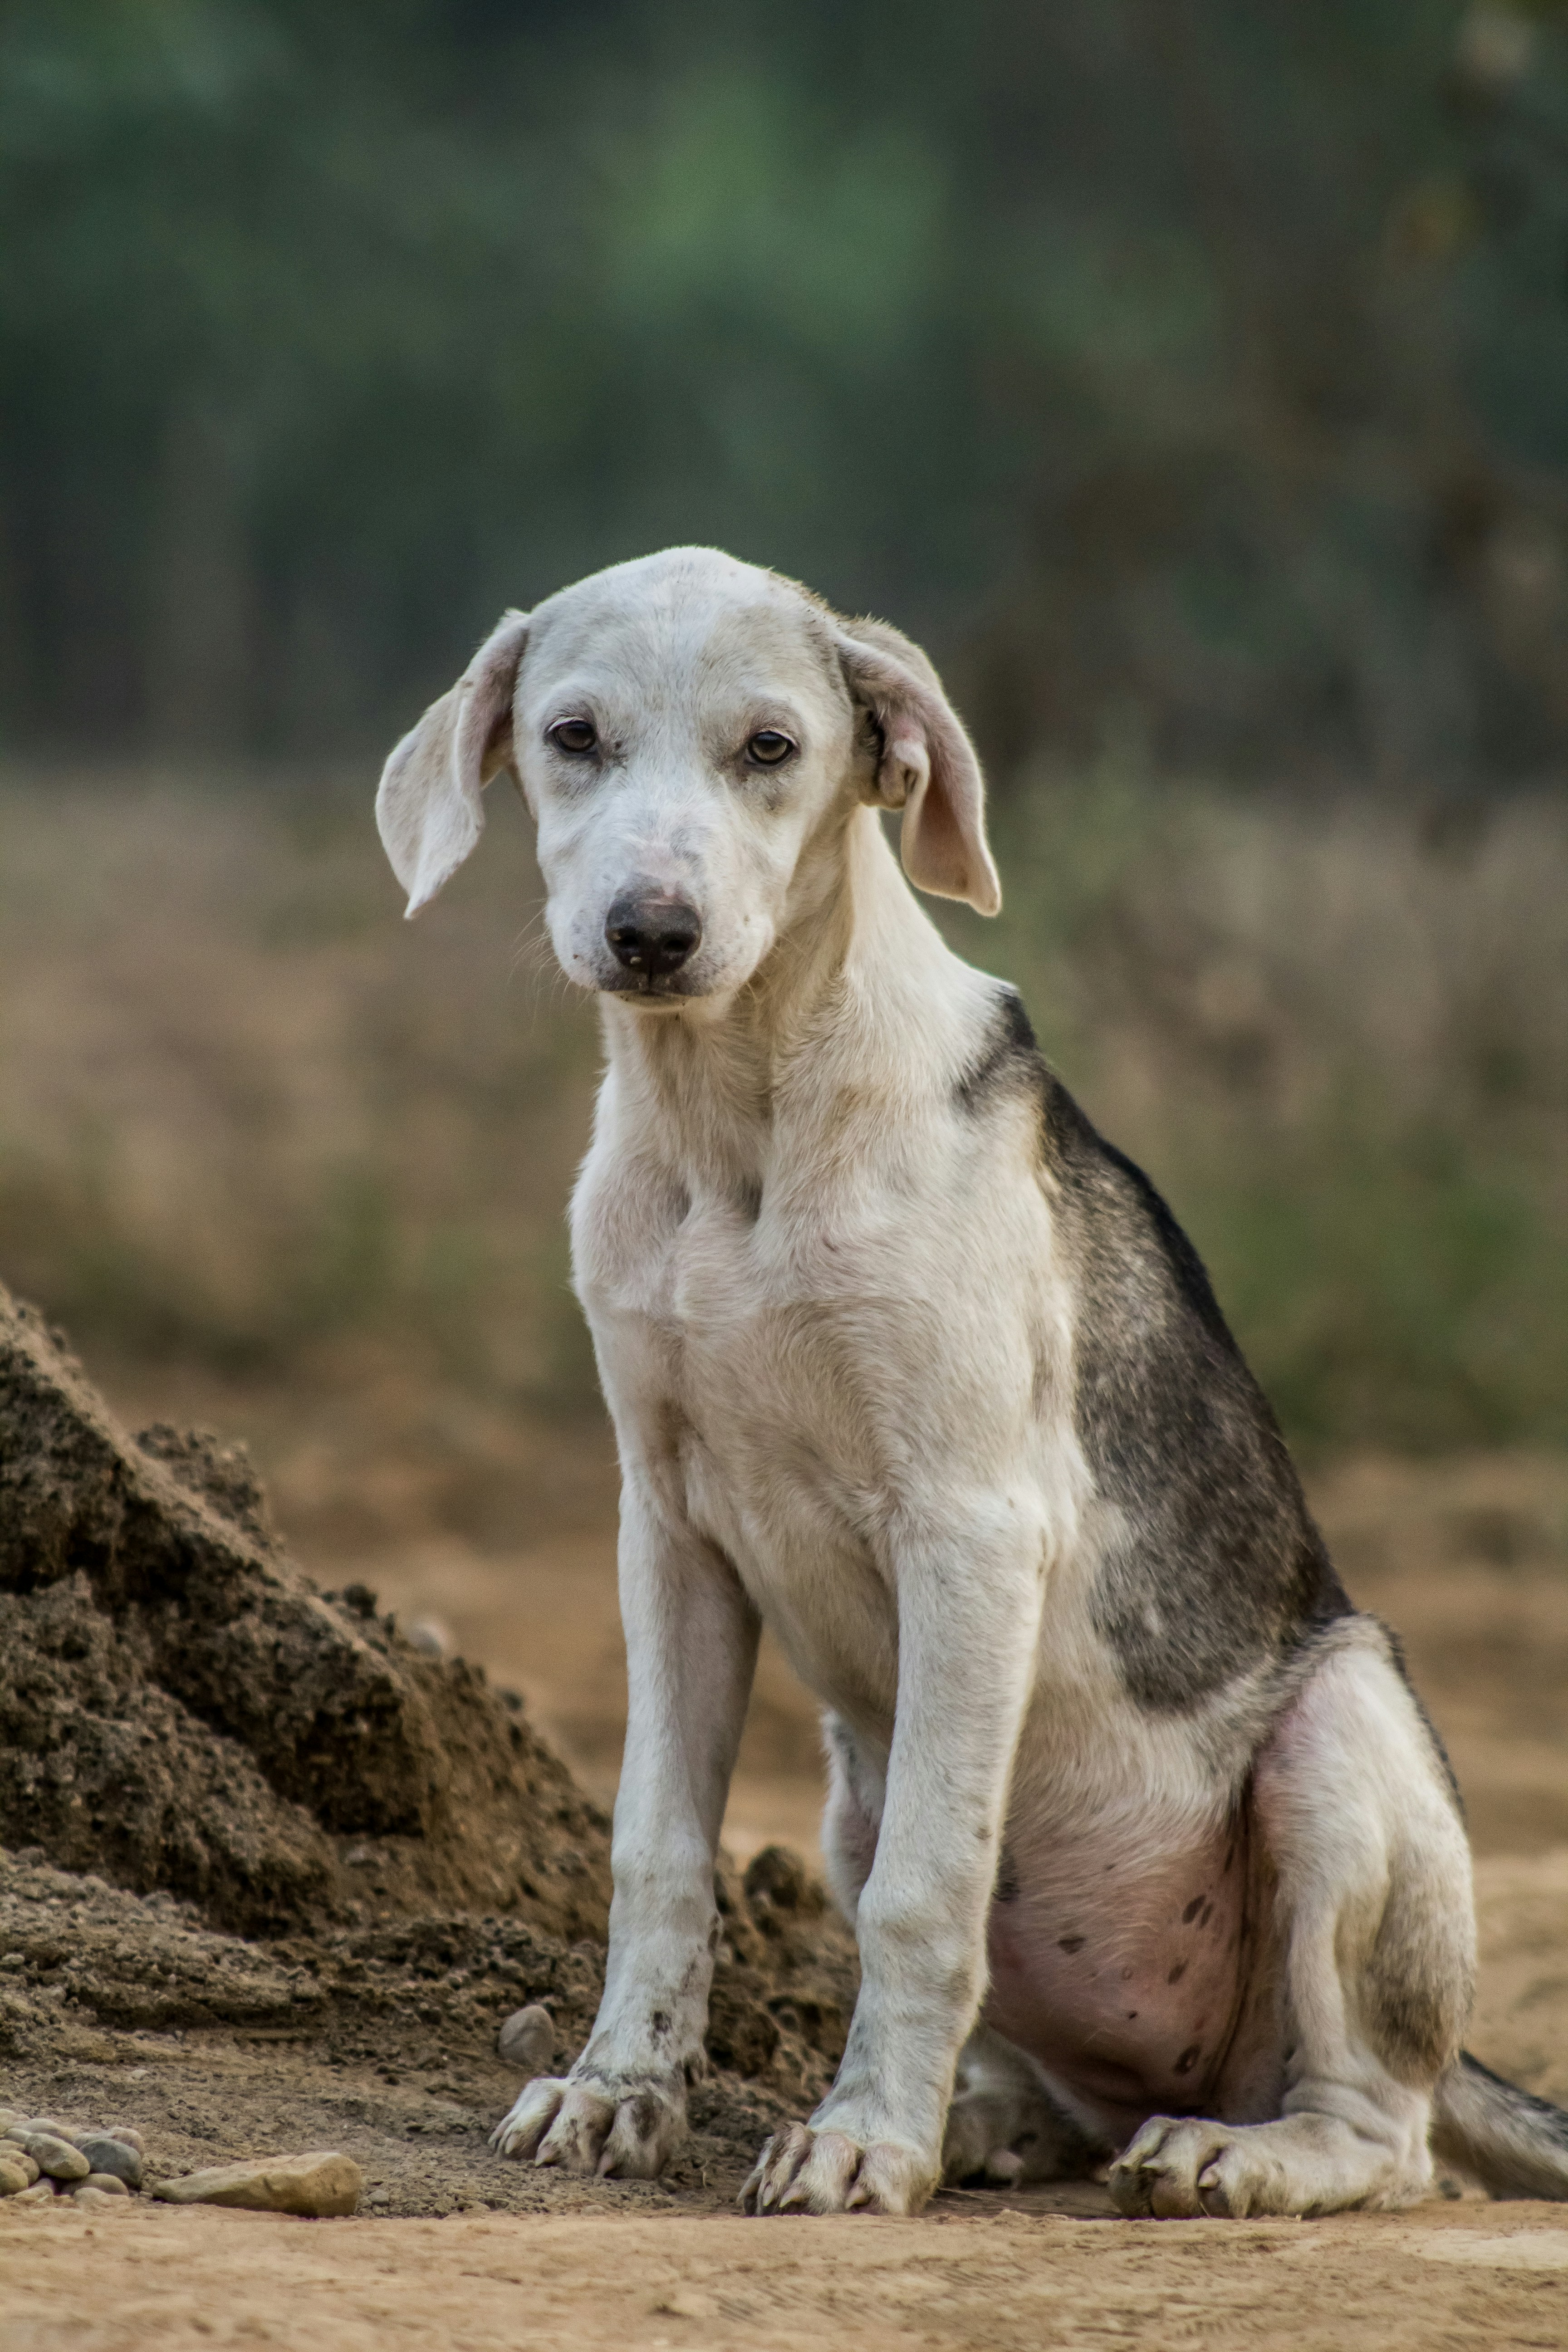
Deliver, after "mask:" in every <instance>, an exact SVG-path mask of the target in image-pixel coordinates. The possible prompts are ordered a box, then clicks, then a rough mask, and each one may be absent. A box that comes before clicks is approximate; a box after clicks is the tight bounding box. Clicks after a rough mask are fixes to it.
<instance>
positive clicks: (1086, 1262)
mask: <svg viewBox="0 0 1568 2352" xmlns="http://www.w3.org/2000/svg"><path fill="white" fill-rule="evenodd" d="M1025 1095H1026V1096H1027V1097H1029V1098H1030V1099H1031V1100H1032V1102H1033V1104H1034V1105H1035V1106H1036V1112H1037V1153H1038V1160H1039V1170H1040V1176H1041V1181H1042V1182H1043V1183H1044V1184H1045V1185H1046V1187H1047V1192H1048V1193H1049V1196H1050V1199H1051V1203H1052V1210H1053V1219H1054V1224H1055V1229H1056V1242H1055V1246H1056V1250H1057V1252H1058V1258H1059V1262H1060V1265H1061V1269H1062V1272H1063V1275H1064V1276H1065V1279H1066V1286H1067V1290H1068V1296H1069V1297H1070V1299H1071V1302H1072V1307H1071V1314H1072V1327H1073V1328H1072V1363H1073V1381H1072V1387H1073V1394H1072V1413H1073V1422H1074V1427H1075V1433H1076V1435H1077V1437H1078V1441H1079V1445H1080V1446H1081V1448H1082V1451H1083V1454H1084V1458H1085V1460H1086V1462H1087V1464H1088V1465H1089V1472H1090V1475H1091V1476H1092V1479H1093V1482H1094V1488H1095V1496H1096V1501H1097V1503H1098V1505H1099V1506H1100V1511H1099V1514H1098V1517H1099V1520H1100V1526H1101V1528H1103V1530H1104V1531H1105V1532H1104V1536H1103V1540H1102V1546H1101V1555H1100V1564H1099V1569H1098V1573H1097V1577H1096V1584H1095V1600H1094V1612H1095V1619H1096V1623H1097V1625H1098V1628H1099V1631H1100V1634H1101V1635H1102V1637H1103V1638H1104V1639H1105V1640H1106V1641H1107V1642H1108V1643H1110V1646H1111V1648H1112V1650H1113V1651H1114V1653H1115V1654H1116V1657H1117V1660H1118V1664H1119V1666H1120V1669H1121V1675H1122V1678H1123V1681H1124V1682H1125V1685H1126V1686H1127V1688H1128V1690H1129V1692H1130V1694H1131V1696H1133V1697H1134V1698H1135V1699H1137V1700H1138V1701H1139V1702H1140V1703H1141V1704H1142V1705H1143V1706H1148V1707H1150V1708H1152V1709H1157V1710H1160V1711H1167V1710H1173V1709H1174V1710H1185V1709H1188V1708H1191V1707H1193V1706H1197V1705H1199V1704H1201V1703H1202V1702H1203V1701H1204V1700H1205V1698H1206V1697H1208V1696H1210V1695H1211V1694H1213V1693H1215V1691H1217V1690H1219V1689H1220V1688H1222V1687H1223V1686H1224V1685H1226V1684H1228V1683H1230V1682H1232V1681H1233V1680H1234V1679H1235V1678H1236V1677H1237V1676H1238V1675H1248V1674H1253V1673H1256V1672H1257V1671H1258V1670H1259V1669H1266V1668H1267V1667H1268V1664H1269V1663H1270V1661H1271V1660H1280V1661H1282V1660H1284V1659H1286V1658H1288V1657H1289V1656H1290V1655H1291V1654H1293V1653H1294V1652H1296V1651H1297V1650H1298V1649H1299V1648H1300V1645H1301V1644H1302V1643H1309V1642H1310V1641H1311V1639H1312V1638H1313V1636H1314V1634H1315V1633H1317V1632H1319V1631H1320V1630H1321V1628H1322V1627H1324V1626H1325V1625H1327V1624H1329V1623H1331V1622H1333V1621H1334V1620H1336V1619H1337V1618H1339V1617H1340V1616H1342V1614H1343V1613H1344V1612H1346V1611H1347V1610H1348V1609H1349V1607H1350V1603H1349V1601H1348V1599H1347V1597H1346V1595H1345V1592H1344V1589H1343V1587H1342V1584H1341V1583H1340V1580H1339V1578H1338V1576H1337V1575H1336V1573H1335V1571H1334V1569H1333V1566H1332V1564H1331V1560H1330V1559H1329V1556H1328V1552H1327V1549H1326V1548H1325V1546H1324V1544H1323V1540H1322V1538H1321V1535H1320V1534H1319V1532H1318V1529H1317V1528H1316V1527H1315V1526H1314V1524H1313V1522H1312V1519H1311V1517H1310V1512H1309V1510H1308V1507H1307V1503H1306V1499H1305V1496H1304V1495H1303V1494H1302V1490H1301V1486H1300V1479H1299V1477H1298V1476H1297V1474H1296V1470H1295V1466H1294V1465H1293V1464H1292V1462H1291V1460H1290V1457H1289V1452H1288V1451H1287V1448H1286V1445H1285V1441H1284V1438H1283V1436H1282V1435H1281V1433H1280V1430H1279V1423H1278V1422H1277V1421H1276V1419H1275V1417H1274V1414H1273V1412H1272V1411H1271V1409H1270V1407H1269V1405H1268V1400H1267V1399H1266V1397H1265V1396H1264V1394H1263V1392H1262V1391H1261V1389H1260V1388H1259V1387H1258V1382H1257V1381H1256V1380H1255V1379H1254V1378H1253V1376H1252V1373H1251V1371H1250V1370H1249V1369H1248V1367H1247V1362H1246V1360H1245V1359H1244V1357H1243V1355H1242V1352H1241V1350H1240V1349H1239V1348H1238V1347H1237V1343H1236V1340H1235V1339H1234V1337H1233V1336H1232V1334H1231V1331H1230V1328H1229V1327H1228V1325H1227V1324H1226V1319H1225V1317H1224V1315H1223V1313H1222V1312H1221V1309H1220V1307H1219V1303H1218V1301H1217V1299H1216V1298H1215V1293H1214V1288H1213V1286H1212V1284H1211V1283H1210V1281H1209V1277H1208V1275H1207V1272H1206V1271H1205V1266H1204V1264H1203V1261H1202V1259H1201V1258H1200V1256H1199V1255H1198V1253H1197V1251H1196V1250H1195V1249H1194V1246H1193V1244H1192V1243H1191V1241H1190V1240H1189V1239H1188V1237H1187V1235H1186V1234H1184V1232H1183V1230H1182V1227H1181V1225H1180V1224H1179V1223H1178V1222H1177V1220H1176V1218H1175V1217H1174V1216H1173V1213H1172V1212H1171V1210H1170V1208H1169V1207H1168V1205H1167V1204H1166V1202H1165V1201H1164V1200H1163V1197H1162V1195H1161V1194H1160V1192H1158V1191H1157V1190H1156V1188H1155V1187H1154V1185H1153V1184H1152V1183H1151V1181H1150V1180H1149V1178H1148V1177H1147V1176H1146V1175H1145V1174H1144V1173H1143V1171H1142V1169H1141V1168H1139V1167H1138V1166H1137V1165H1136V1164H1135V1163H1134V1162H1133V1161H1132V1160H1130V1159H1129V1158H1128V1157H1127V1156H1126V1154H1125V1153H1124V1152H1121V1151H1119V1150H1117V1149H1116V1147H1115V1146H1114V1145H1113V1144H1111V1143H1109V1142H1107V1140H1106V1139H1105V1138H1104V1137H1103V1136H1102V1135H1101V1134H1100V1132H1099V1130H1098V1129H1096V1127H1095V1126H1094V1124H1093V1122H1092V1120H1091V1119H1090V1118H1089V1117H1088V1115H1087V1113H1086V1112H1085V1111H1084V1110H1083V1109H1082V1108H1081V1107H1080V1106H1079V1103H1078V1102H1077V1101H1075V1099H1074V1098H1073V1097H1072V1095H1071V1094H1070V1093H1069V1092H1068V1088H1067V1087H1065V1086H1064V1085H1063V1083H1062V1081H1061V1079H1060V1078H1059V1077H1058V1076H1057V1074H1056V1072H1055V1071H1054V1070H1052V1069H1051V1067H1050V1066H1049V1065H1048V1064H1047V1061H1046V1060H1045V1058H1044V1056H1043V1055H1042V1054H1041V1053H1040V1051H1039V1048H1038V1045H1037V1043H1036V1040H1035V1035H1034V1032H1033V1030H1032V1028H1031V1027H1030V1024H1029V1021H1028V1016H1027V1014H1026V1013H1025V1010H1024V1007H1023V1004H1022V1003H1021V1001H1020V1000H1019V998H1018V997H1017V995H1016V993H1015V992H1014V991H1012V990H1011V989H1002V990H998V992H997V994H996V996H995V998H994V1015H993V1018H992V1021H991V1023H990V1025H989V1027H988V1029H987V1030H986V1032H985V1033H984V1035H983V1036H982V1037H981V1038H980V1039H979V1040H977V1043H976V1048H975V1052H974V1054H973V1056H972V1058H971V1059H970V1061H969V1062H968V1064H967V1066H966V1067H965V1068H964V1070H963V1074H962V1075H961V1076H960V1079H959V1081H958V1084H957V1086H956V1087H955V1089H954V1102H955V1108H956V1109H957V1110H958V1112H959V1113H960V1115H961V1116H963V1117H964V1118H973V1119H976V1120H979V1119H984V1118H985V1117H986V1116H987V1114H988V1113H989V1112H990V1111H992V1110H993V1109H994V1108H1000V1106H1001V1105H1002V1104H1003V1103H1004V1102H1016V1101H1017V1100H1018V1099H1019V1097H1021V1096H1025Z"/></svg>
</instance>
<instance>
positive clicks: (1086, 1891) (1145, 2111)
mask: <svg viewBox="0 0 1568 2352" xmlns="http://www.w3.org/2000/svg"><path fill="white" fill-rule="evenodd" d="M1014 1888H1016V1892H1014V1891H1012V1890H1013V1889H1014ZM1246 1890H1247V1839H1246V1832H1245V1828H1244V1826H1242V1825H1241V1824H1239V1823H1235V1822H1233V1823H1231V1824H1230V1825H1228V1826H1222V1827H1221V1828H1220V1829H1219V1830H1217V1831H1216V1832H1214V1833H1213V1834H1211V1835H1209V1836H1206V1837H1204V1838H1202V1839H1199V1840H1197V1841H1195V1842H1194V1843H1191V1844H1188V1845H1186V1846H1184V1849H1183V1850H1182V1851H1180V1852H1177V1853H1165V1854H1161V1855H1160V1856H1158V1857H1157V1858H1156V1859H1155V1860H1154V1861H1153V1862H1152V1863H1151V1862H1150V1861H1149V1860H1148V1859H1147V1857H1146V1856H1144V1855H1133V1854H1131V1853H1130V1854H1128V1855H1127V1856H1126V1857H1125V1858H1119V1857H1118V1856H1117V1854H1116V1853H1114V1851H1108V1850H1107V1846H1106V1843H1104V1841H1103V1839H1102V1840H1100V1841H1099V1842H1095V1841H1091V1840H1088V1839H1085V1840H1084V1841H1082V1842H1081V1843H1079V1844H1077V1845H1073V1844H1064V1843H1062V1842H1061V1841H1060V1840H1059V1839H1056V1838H1052V1837H1050V1836H1048V1835H1047V1836H1040V1835H1037V1836H1036V1837H1035V1838H1033V1839H1031V1837H1030V1834H1029V1832H1028V1831H1027V1830H1024V1829H1019V1830H1018V1831H1017V1832H1016V1834H1015V1835H1010V1837H1009V1844H1008V1859H1007V1864H1006V1865H1005V1868H1004V1872H1003V1876H1002V1883H1001V1886H1000V1889H999V1892H998V1895H997V1898H996V1900H995V1901H994V1903H993V1905H992V1909H991V1921H990V1930H989V1948H990V1962H991V1991H990V1996H989V1998H988V2000H987V2001H986V2004H985V2009H984V2021H985V2022H986V2024H987V2025H992V2026H994V2027H995V2028H996V2030H997V2032H1000V2033H1005V2035H1006V2037H1007V2039H1008V2040H1009V2041H1010V2042H1016V2043H1017V2044H1018V2045H1019V2047H1020V2048H1021V2049H1024V2050H1026V2051H1027V2052H1028V2053H1030V2055H1031V2056H1032V2057H1034V2058H1036V2059H1037V2060H1038V2062H1039V2063H1040V2064H1041V2065H1042V2066H1043V2067H1044V2068H1045V2069H1046V2071H1047V2074H1048V2075H1049V2076H1050V2077H1051V2079H1052V2080H1053V2081H1054V2082H1056V2083H1058V2084H1060V2086H1061V2087H1062V2089H1063V2090H1064V2091H1066V2092H1067V2093H1068V2094H1069V2095H1071V2096H1072V2098H1073V2100H1074V2101H1075V2103H1076V2104H1078V2105H1079V2109H1080V2111H1087V2113H1088V2114H1089V2115H1092V2116H1094V2117H1096V2118H1097V2119H1098V2120H1099V2121H1100V2124H1101V2125H1102V2126H1104V2128H1105V2130H1106V2131H1107V2133H1108V2134H1109V2135H1110V2137H1112V2138H1113V2139H1115V2140H1116V2141H1117V2142H1118V2143H1120V2142H1121V2141H1122V2140H1124V2139H1125V2138H1126V2137H1128V2136H1129V2135H1130V2134H1131V2132H1133V2131H1135V2130H1136V2129H1137V2128H1138V2127H1139V2126H1140V2125H1142V2123H1144V2122H1145V2121H1146V2120H1147V2119H1148V2117H1149V2116H1152V2115H1191V2114H1199V2113H1202V2112H1204V2111H1205V2107H1206V2106H1207V2105H1209V2104H1210V2103H1211V2102H1212V2099H1213V2095H1214V2091H1215V2083H1216V2079H1217V2077H1218V2075H1219V2072H1220V2069H1221V2067H1222V2065H1223V2063H1224V2061H1225V2058H1226V2053H1227V2052H1228V2051H1229V2048H1230V2045H1231V2042H1232V2039H1233V2036H1234V2034H1235V2032H1236V2026H1237V2019H1238V2017H1239V2015H1240V2011H1241V2002H1242V1995H1243V1991H1244V1989H1245V1988H1244V1982H1243V1974H1244V1972H1243V1968H1242V1952H1243V1944H1244V1937H1245V1928H1246V1908H1247V1906H1246Z"/></svg>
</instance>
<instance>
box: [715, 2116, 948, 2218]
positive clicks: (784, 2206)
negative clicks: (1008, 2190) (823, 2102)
mask: <svg viewBox="0 0 1568 2352" xmlns="http://www.w3.org/2000/svg"><path fill="white" fill-rule="evenodd" d="M935 2186H936V2181H935V2176H934V2170H933V2168H932V2166H931V2163H930V2162H929V2160H928V2159H927V2158H925V2157H924V2156H923V2155H922V2154H921V2151H920V2150H919V2149H918V2148H913V2147H902V2146H900V2144H899V2143H898V2142H897V2141H894V2140H873V2141H871V2142H869V2143H868V2145H867V2146H865V2147H862V2146H861V2144H860V2142H859V2141H858V2140H854V2139H851V2138H850V2137H848V2136H847V2133H844V2132H837V2131H831V2130H828V2131H814V2130H813V2129H812V2127H811V2126H810V2125H809V2124H786V2125H785V2126H784V2129H783V2130H782V2131H776V2132H774V2134H773V2137H772V2138H771V2139H770V2140H769V2141H768V2142H767V2143H766V2145H765V2146H764V2147H763V2152H762V2154H761V2156H759V2157H758V2158H757V2161H756V2166H755V2168H754V2169H753V2171H752V2176H751V2178H750V2179H749V2180H748V2181H747V2182H746V2185H745V2187H744V2188H743V2189H742V2191H741V2197H740V2202H741V2206H742V2210H744V2211H745V2212H747V2213H853V2212H858V2211H864V2212H869V2213H914V2212H918V2211H919V2210H920V2208H921V2206H922V2205H923V2204H924V2203H925V2201H926V2199H927V2198H928V2197H929V2196H930V2195H931V2190H932V2189H933V2188H934V2187H935Z"/></svg>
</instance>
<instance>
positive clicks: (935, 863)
mask: <svg viewBox="0 0 1568 2352" xmlns="http://www.w3.org/2000/svg"><path fill="white" fill-rule="evenodd" d="M838 652H839V658H840V659H841V660H842V662H843V664H844V675H845V678H846V681H847V685H848V688H849V691H850V693H851V694H852V695H853V696H854V698H855V700H856V701H857V702H858V703H859V704H860V705H861V707H862V709H866V710H868V711H869V713H870V715H871V717H872V719H874V720H875V722H876V725H877V729H878V731H879V734H880V737H881V744H882V749H881V757H880V759H879V762H878V767H877V782H876V790H875V793H874V795H873V797H874V798H875V800H876V801H877V802H878V803H879V805H880V806H881V807H883V808H901V809H902V810H903V813H904V823H903V830H902V832H901V834H900V837H899V851H900V856H902V858H903V861H904V872H905V873H906V874H907V875H908V876H909V877H910V881H911V882H913V883H914V884H915V885H916V887H918V888H919V889H921V890H931V891H933V892H934V893H935V895H936V896H937V897H938V898H963V899H966V900H967V901H968V903H969V905H970V906H972V907H973V908H974V909H975V911H976V913H977V914H982V915H994V914H995V913H996V912H997V910H998V909H999V908H1000V907H1001V904H1002V885H1001V883H1000V882H999V881H998V880H997V878H996V868H995V866H994V864H993V862H992V857H991V847H990V844H989V843H988V842H987V840H986V838H985V784H984V779H983V778H982V776H981V773H980V762H979V761H978V760H977V759H976V758H975V756H974V746H973V743H971V741H970V740H969V738H968V736H967V735H966V734H965V733H964V731H963V721H962V720H961V719H960V718H959V716H958V713H957V711H956V710H954V709H953V707H952V703H951V702H949V700H948V698H947V697H946V695H945V694H944V693H943V692H942V680H941V678H940V677H938V676H937V674H936V671H935V670H934V669H933V668H932V667H931V663H930V662H929V661H928V660H927V659H926V657H925V656H924V654H922V653H921V649H920V647H919V646H916V645H911V644H910V640H909V638H908V637H906V636H904V635H902V634H901V633H900V631H899V630H898V629H893V628H889V625H888V624H887V623H886V622H885V621H850V622H847V623H845V624H843V625H842V626H841V627H840V630H839V632H838Z"/></svg>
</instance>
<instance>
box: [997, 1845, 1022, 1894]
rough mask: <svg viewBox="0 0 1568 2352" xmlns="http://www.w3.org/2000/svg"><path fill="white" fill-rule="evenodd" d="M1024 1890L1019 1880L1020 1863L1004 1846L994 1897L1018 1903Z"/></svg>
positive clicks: (998, 1866) (998, 1867)
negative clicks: (1017, 1862) (1018, 1863)
mask: <svg viewBox="0 0 1568 2352" xmlns="http://www.w3.org/2000/svg"><path fill="white" fill-rule="evenodd" d="M1022 1891H1023V1890H1022V1888H1021V1886H1020V1885H1019V1880H1018V1865H1017V1864H1016V1862H1015V1861H1014V1859H1013V1857H1012V1855H1011V1854H1010V1853H1008V1851H1007V1849H1006V1847H1005V1846H1004V1847H1003V1849H1002V1859H1001V1862H1000V1863H999V1864H998V1865H997V1871H996V1885H995V1887H994V1900H995V1901H996V1902H998V1903H1016V1901H1017V1900H1018V1896H1019V1895H1020V1894H1021V1893H1022Z"/></svg>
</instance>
